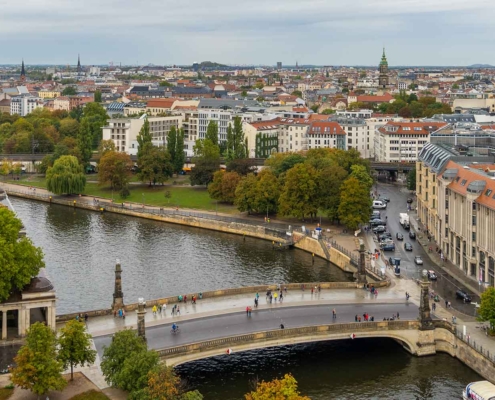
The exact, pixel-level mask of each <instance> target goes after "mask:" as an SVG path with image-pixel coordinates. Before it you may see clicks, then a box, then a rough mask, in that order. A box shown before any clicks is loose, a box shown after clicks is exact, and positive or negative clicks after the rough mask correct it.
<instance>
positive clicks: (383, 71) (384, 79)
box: [378, 48, 389, 89]
mask: <svg viewBox="0 0 495 400" xmlns="http://www.w3.org/2000/svg"><path fill="white" fill-rule="evenodd" d="M378 71H380V76H379V77H378V86H379V87H380V88H383V89H385V88H387V87H388V84H389V82H388V61H387V57H386V56H385V48H383V55H382V60H381V61H380V65H379V66H378Z"/></svg>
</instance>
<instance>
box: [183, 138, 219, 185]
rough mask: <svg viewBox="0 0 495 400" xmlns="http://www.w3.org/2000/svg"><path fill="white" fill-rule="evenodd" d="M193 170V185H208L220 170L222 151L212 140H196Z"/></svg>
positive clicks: (191, 178)
mask: <svg viewBox="0 0 495 400" xmlns="http://www.w3.org/2000/svg"><path fill="white" fill-rule="evenodd" d="M194 154H195V157H194V158H193V163H194V167H193V168H192V170H191V175H190V181H191V185H193V186H195V185H205V186H206V185H208V184H209V183H210V182H212V181H213V174H214V173H215V172H216V171H218V170H219V169H220V149H219V147H218V146H216V145H215V144H214V143H212V141H211V140H210V139H204V140H196V144H195V146H194Z"/></svg>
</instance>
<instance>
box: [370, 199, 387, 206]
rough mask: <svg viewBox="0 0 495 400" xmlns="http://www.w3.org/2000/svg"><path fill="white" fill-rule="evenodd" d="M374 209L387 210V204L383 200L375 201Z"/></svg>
mask: <svg viewBox="0 0 495 400" xmlns="http://www.w3.org/2000/svg"><path fill="white" fill-rule="evenodd" d="M373 208H387V203H385V202H384V201H381V200H374V201H373Z"/></svg>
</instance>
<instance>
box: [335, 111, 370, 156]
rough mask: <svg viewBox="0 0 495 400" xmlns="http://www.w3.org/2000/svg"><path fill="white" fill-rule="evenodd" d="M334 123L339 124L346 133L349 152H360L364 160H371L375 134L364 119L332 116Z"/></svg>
mask: <svg viewBox="0 0 495 400" xmlns="http://www.w3.org/2000/svg"><path fill="white" fill-rule="evenodd" d="M331 120H332V121H335V122H337V123H338V124H339V125H340V126H341V127H342V128H343V129H344V131H345V132H346V136H347V138H346V146H345V148H346V149H347V150H349V149H351V148H353V149H356V150H358V151H359V153H360V154H361V156H362V157H363V158H370V157H371V154H372V153H373V133H372V132H370V130H369V129H368V125H366V121H365V120H364V119H363V118H352V117H351V118H346V117H341V116H332V117H331Z"/></svg>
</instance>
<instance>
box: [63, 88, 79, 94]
mask: <svg viewBox="0 0 495 400" xmlns="http://www.w3.org/2000/svg"><path fill="white" fill-rule="evenodd" d="M76 94H77V90H76V88H75V87H74V86H67V87H66V88H65V89H64V90H62V96H75V95H76Z"/></svg>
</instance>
